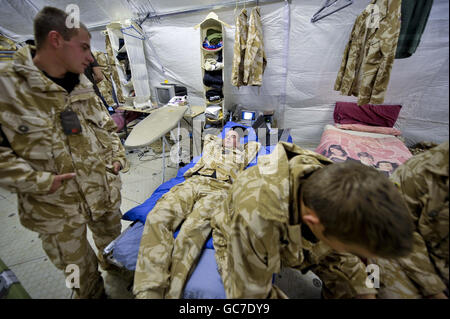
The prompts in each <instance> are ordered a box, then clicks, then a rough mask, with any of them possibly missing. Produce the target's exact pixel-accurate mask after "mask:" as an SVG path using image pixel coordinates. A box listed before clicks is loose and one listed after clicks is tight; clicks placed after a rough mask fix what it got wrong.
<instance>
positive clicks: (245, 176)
mask: <svg viewBox="0 0 450 319" xmlns="http://www.w3.org/2000/svg"><path fill="white" fill-rule="evenodd" d="M331 163H332V162H331V161H330V160H329V159H327V158H326V157H324V156H322V155H320V154H317V153H315V152H312V151H308V150H305V149H302V148H300V147H298V146H296V145H294V144H290V143H284V142H280V143H278V144H277V146H276V148H275V150H274V151H273V153H272V154H270V155H267V156H261V157H259V159H258V165H256V166H253V167H250V168H248V169H247V170H245V171H244V172H242V173H241V174H240V175H239V176H238V178H237V180H236V181H235V182H234V184H233V185H232V187H231V190H230V193H229V199H228V201H227V203H224V208H223V209H222V211H223V212H228V213H225V217H224V218H223V219H222V220H221V218H222V217H220V215H217V216H215V218H214V220H213V221H212V225H213V227H214V228H215V229H214V231H213V238H214V247H215V248H216V260H217V261H218V265H219V267H220V268H219V269H220V272H221V274H222V280H223V282H224V286H225V290H226V293H227V297H228V298H267V297H270V298H278V297H283V294H282V293H280V292H279V289H278V288H276V287H274V286H273V285H272V275H273V274H274V273H279V272H280V269H281V267H282V266H283V267H292V268H296V269H299V270H301V271H303V272H306V271H308V270H312V271H313V272H314V273H315V274H316V275H318V276H319V277H320V278H321V279H322V281H323V282H324V296H325V297H333V298H352V297H355V296H356V295H360V294H373V293H376V291H375V290H374V289H370V288H367V287H366V285H365V280H366V278H367V274H366V272H365V266H364V264H363V263H362V261H361V260H360V259H359V258H358V257H356V256H354V255H350V254H340V253H337V252H334V251H332V250H331V248H329V247H328V246H326V245H325V244H324V243H323V242H320V241H317V240H315V239H314V238H313V239H311V237H310V236H306V233H307V229H306V227H307V226H306V225H304V226H303V227H302V223H301V218H300V211H299V208H298V205H297V203H298V201H299V198H298V194H299V188H300V187H301V183H302V181H303V180H304V178H306V176H308V175H309V174H311V173H312V172H313V171H315V170H317V169H320V168H322V167H324V166H325V165H329V164H331ZM307 237H308V238H307Z"/></svg>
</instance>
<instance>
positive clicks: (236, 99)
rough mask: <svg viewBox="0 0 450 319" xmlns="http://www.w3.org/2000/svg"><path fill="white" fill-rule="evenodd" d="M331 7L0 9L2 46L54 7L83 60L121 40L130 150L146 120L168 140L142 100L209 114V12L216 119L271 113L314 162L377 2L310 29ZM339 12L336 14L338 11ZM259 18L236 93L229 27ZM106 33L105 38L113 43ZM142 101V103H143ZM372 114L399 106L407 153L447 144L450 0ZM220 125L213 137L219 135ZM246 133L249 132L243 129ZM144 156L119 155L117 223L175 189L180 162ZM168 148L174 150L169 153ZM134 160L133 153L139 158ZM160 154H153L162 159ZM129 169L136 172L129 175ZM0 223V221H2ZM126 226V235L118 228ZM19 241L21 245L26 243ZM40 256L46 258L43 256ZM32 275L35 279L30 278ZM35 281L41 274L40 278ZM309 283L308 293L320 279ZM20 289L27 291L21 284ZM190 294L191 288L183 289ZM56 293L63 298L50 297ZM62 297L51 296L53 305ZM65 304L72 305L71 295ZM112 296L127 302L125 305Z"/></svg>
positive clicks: (302, 2) (432, 15)
mask: <svg viewBox="0 0 450 319" xmlns="http://www.w3.org/2000/svg"><path fill="white" fill-rule="evenodd" d="M329 2H333V1H326V0H260V1H254V0H239V1H231V0H190V1H185V0H171V1H167V0H58V1H51V0H20V1H17V0H0V8H1V10H0V36H3V37H5V38H8V39H10V40H12V41H13V42H14V43H15V44H16V45H17V48H21V47H23V46H24V45H25V41H27V40H31V39H34V34H33V20H34V17H35V16H36V14H37V13H38V12H39V11H40V10H41V9H42V8H44V7H45V6H53V7H57V8H59V9H62V10H65V11H66V12H72V13H75V14H79V18H80V21H81V22H82V23H83V24H84V25H85V26H86V27H87V28H88V30H89V32H90V35H91V43H90V45H91V51H92V52H94V53H95V52H100V53H104V54H109V53H108V46H107V44H106V43H107V42H108V41H111V46H112V47H113V48H114V50H115V51H114V56H115V55H116V54H117V53H118V52H119V50H120V48H121V45H122V46H123V45H124V44H123V43H122V44H120V41H119V40H118V37H120V36H123V34H127V33H128V36H126V37H125V41H124V42H125V46H127V47H128V48H129V50H128V57H129V63H130V68H131V73H132V74H133V75H132V77H131V79H132V81H133V85H134V89H135V91H133V92H131V91H130V92H126V98H125V102H123V103H122V102H120V103H118V105H116V106H119V105H120V106H129V107H131V108H129V109H128V111H130V110H131V111H133V108H134V109H135V110H136V112H137V113H138V115H137V116H136V117H134V118H133V120H134V123H129V127H128V128H127V124H125V128H124V130H125V131H124V130H122V131H121V134H122V135H120V134H119V136H121V137H122V142H123V143H124V145H125V147H127V141H126V140H127V137H130V136H131V137H132V138H133V139H136V140H138V138H140V137H141V136H140V132H141V131H139V133H137V132H138V131H137V129H138V128H140V129H142V125H141V127H139V124H140V123H145V122H144V121H148V120H149V119H150V120H152V119H153V122H151V121H150V122H149V123H152V124H151V125H154V127H153V126H151V127H147V129H149V130H150V131H151V130H160V131H159V132H160V133H159V135H158V134H157V135H155V136H157V137H158V138H161V137H164V136H166V135H167V134H169V130H165V129H164V128H161V127H159V126H160V125H161V123H166V122H161V123H159V126H158V117H157V113H155V114H152V113H151V112H148V113H145V112H140V110H139V107H142V104H145V103H146V101H147V100H148V101H150V102H149V103H150V105H151V109H152V110H153V109H154V111H155V112H157V111H158V110H159V109H163V108H162V107H161V105H158V99H159V97H158V96H157V94H158V93H157V89H158V88H161V87H162V86H163V87H164V83H166V84H167V83H169V84H176V85H177V86H180V87H185V88H186V93H187V104H186V105H187V106H188V107H191V108H193V107H198V106H201V107H207V106H208V105H209V104H208V103H206V100H205V90H206V89H205V85H204V79H203V76H204V70H203V69H202V68H203V65H202V64H203V63H204V61H205V56H204V55H205V53H204V51H203V50H202V49H203V48H202V47H201V46H202V42H203V40H204V39H205V34H203V33H202V32H203V30H202V27H201V24H202V22H204V21H205V19H206V18H207V17H210V16H209V14H210V13H211V12H213V13H214V14H215V15H216V16H217V18H218V19H219V20H220V22H222V23H221V25H222V28H223V29H222V30H223V34H222V41H223V42H221V43H223V50H222V51H221V52H222V55H223V65H224V67H223V71H222V72H223V73H222V77H223V78H222V80H223V88H222V90H223V92H222V93H223V97H224V98H223V103H224V104H223V105H222V110H223V114H222V115H221V116H222V118H223V119H225V120H228V119H233V121H235V122H239V121H240V120H244V118H243V115H242V116H241V115H238V116H237V115H236V114H237V113H238V111H242V110H247V111H250V112H251V111H255V112H257V114H264V112H266V113H265V114H272V113H270V112H273V117H272V122H271V123H272V127H273V128H279V129H289V134H290V140H289V141H291V142H293V143H294V144H296V145H298V146H300V147H303V148H305V149H308V150H312V151H316V152H318V153H319V151H317V150H318V149H319V144H320V143H321V142H323V141H324V140H323V136H324V135H323V133H324V127H326V126H327V125H334V123H335V120H336V114H335V112H336V108H337V103H344V104H345V103H353V104H355V105H356V103H357V101H358V97H355V96H347V95H342V94H341V93H340V92H339V91H337V90H335V81H336V79H337V76H338V72H339V70H340V67H341V63H342V60H343V54H344V51H345V50H346V46H347V44H348V43H349V38H350V35H351V33H352V30H353V27H354V24H355V20H356V19H357V17H358V16H359V15H360V14H361V13H362V12H363V11H364V10H365V9H366V8H367V7H368V6H369V5H370V3H371V2H373V0H354V1H347V2H351V5H348V6H346V7H345V8H343V9H341V10H339V11H337V12H334V13H332V14H330V15H327V16H325V17H323V18H322V19H320V20H318V21H315V22H313V21H312V17H313V16H314V15H315V14H316V13H317V12H318V10H319V9H320V8H322V7H323V5H324V3H329ZM338 2H342V3H344V1H338ZM255 7H259V8H260V17H261V25H262V35H263V43H264V52H265V57H266V66H265V69H264V72H263V76H262V84H261V85H253V86H252V85H243V86H240V87H237V86H235V85H232V77H233V74H232V66H233V62H234V58H235V54H236V53H235V49H234V46H235V39H236V34H235V33H236V17H237V16H238V15H239V13H240V12H241V10H242V9H244V8H246V9H247V11H248V13H249V15H250V11H251V9H253V8H255ZM133 25H134V26H139V28H137V29H138V30H137V29H136V28H134V27H132V26H133ZM108 30H109V31H108ZM111 30H113V31H111ZM105 31H108V32H110V33H109V38H108V34H107V33H106V34H105ZM111 32H112V33H111ZM133 32H134V33H133ZM122 33H123V34H122ZM112 34H114V36H115V38H114V36H113V35H112ZM130 34H131V35H130ZM107 40H108V41H107ZM133 50H134V51H133ZM0 62H1V61H0ZM116 62H117V61H116ZM117 65H118V63H117ZM124 76H125V77H126V74H125V73H124V74H122V75H120V80H119V82H120V81H122V82H121V83H117V82H116V83H114V84H113V89H114V90H115V94H117V89H118V86H121V87H122V88H126V87H127V85H126V84H124ZM111 77H113V75H111ZM114 80H115V79H113V81H112V82H114ZM128 80H129V79H128ZM124 90H125V89H124ZM132 94H135V99H133V95H132ZM170 94H171V96H170V97H173V96H174V94H173V92H172V93H170ZM124 96H125V91H124ZM141 97H142V99H143V100H139V98H141ZM116 98H117V97H115V101H116ZM380 104H381V106H385V105H389V106H398V105H400V106H401V110H400V112H399V113H398V117H396V118H395V120H394V122H395V124H394V123H393V124H392V125H393V126H391V128H392V127H393V128H395V129H397V130H398V131H400V132H401V137H402V143H404V144H405V145H406V146H407V147H408V148H410V147H411V148H412V147H413V146H414V145H418V144H420V143H423V142H425V143H432V144H441V143H443V142H445V141H448V139H449V1H448V0H434V1H433V5H432V7H431V11H430V12H429V16H428V20H427V22H426V27H425V29H424V30H423V33H422V34H421V37H420V42H419V45H418V47H417V49H416V51H415V52H414V54H412V55H411V56H410V57H407V58H402V59H395V60H394V63H393V66H392V70H391V72H390V78H388V85H387V88H386V91H385V96H384V102H383V103H380ZM139 105H140V106H139ZM155 105H156V106H155ZM180 105H181V106H183V105H184V103H180ZM114 108H115V107H114ZM145 108H147V107H144V109H145ZM110 113H111V112H110ZM129 113H130V112H129ZM131 113H133V112H131ZM111 114H112V113H111ZM171 114H172V116H174V118H172V119H171V120H172V122H171V127H170V128H169V129H170V130H171V129H173V128H176V125H177V123H180V121H181V118H182V117H183V114H184V111H183V112H182V113H180V116H179V117H178V118H175V115H174V114H173V113H171ZM113 115H114V114H112V116H113ZM152 116H153V117H152ZM252 120H253V121H252V122H250V123H251V124H253V123H254V119H252ZM125 121H126V119H125ZM204 121H206V118H205V114H203V115H202V125H204ZM116 123H117V122H116ZM205 123H206V122H205ZM217 123H218V122H216V123H215V124H216V125H212V126H211V127H213V128H214V127H216V126H217ZM243 123H244V122H243ZM245 123H246V125H247V124H248V123H249V122H245ZM122 124H123V123H122ZM248 126H250V125H248ZM178 127H179V126H178ZM184 127H187V128H188V129H190V128H195V125H193V124H191V125H190V126H189V125H188V126H184ZM223 127H224V121H222V123H221V125H218V129H217V130H218V132H219V133H220V131H221V130H222V128H223ZM202 128H203V129H207V128H209V126H202ZM124 132H125V133H124ZM153 133H154V132H153ZM190 133H191V132H190ZM133 134H134V135H133ZM155 136H153V137H152V143H153V142H154V141H156V140H157V138H155ZM171 138H172V140H174V141H175V139H174V137H173V135H171ZM191 138H192V136H191ZM194 138H195V136H194ZM130 140H131V139H128V143H130ZM165 143H166V142H165V141H162V144H161V145H160V146H162V148H163V150H162V153H163V155H164V154H165V150H164V146H165ZM193 143H194V145H193V146H194V154H193V156H192V154H190V155H191V156H190V157H188V160H187V161H186V162H185V163H189V162H190V161H191V159H192V157H195V156H196V155H200V153H199V152H197V153H195V152H196V149H195V147H196V146H195V141H194V142H193ZM330 143H331V142H330ZM142 145H144V146H145V148H143V146H142ZM149 145H150V143H141V144H139V142H136V144H135V146H136V147H130V144H128V147H127V151H130V150H131V152H128V153H127V158H129V159H130V162H131V164H132V169H131V170H130V172H131V173H132V174H135V176H133V177H130V176H128V177H127V175H126V174H121V176H122V179H123V181H124V184H123V187H122V196H123V202H122V207H121V210H122V212H123V213H125V212H127V211H130V210H131V209H132V208H134V207H135V206H137V205H143V204H145V202H146V200H147V198H148V197H149V196H150V195H151V194H152V192H153V191H154V190H155V189H157V188H158V186H159V185H160V184H161V179H160V178H161V177H162V181H163V182H165V181H167V180H169V178H175V177H176V175H177V170H178V169H179V168H180V167H179V166H178V163H175V164H177V166H176V169H175V167H174V166H172V167H169V168H168V169H167V170H166V167H165V165H166V163H165V162H164V161H165V157H164V156H163V157H162V159H161V157H160V158H159V159H158V162H157V163H156V162H155V163H153V164H152V166H151V167H150V166H146V165H148V164H143V162H142V157H143V156H145V155H144V153H145V152H148V148H147V146H149ZM152 145H153V144H152ZM173 145H175V142H174V144H173ZM393 147H394V146H393ZM136 149H137V150H139V151H137V152H135V151H136ZM142 149H143V151H142ZM154 151H155V150H154ZM133 152H134V153H133ZM155 152H156V151H155ZM158 152H160V153H161V150H159V151H158ZM158 152H156V153H158ZM321 152H322V149H321ZM355 154H356V153H355ZM322 155H325V153H322ZM404 160H406V157H403V161H404ZM161 161H162V163H161ZM161 164H162V167H163V169H162V170H161ZM172 164H173V163H172ZM133 165H135V167H134V168H133ZM169 166H170V165H169ZM180 166H183V165H180ZM128 174H130V173H128ZM164 174H166V175H164ZM447 186H448V185H447ZM127 187H130V188H127ZM131 187H134V188H131ZM0 190H1V188H0ZM13 196H14V195H13V194H12V193H9V192H3V191H2V190H1V192H0V207H2V208H1V209H2V210H4V211H5V214H4V215H5V216H6V215H7V214H10V213H11V211H14V212H17V207H16V206H17V200H16V199H15V197H13ZM10 210H11V211H10ZM447 211H448V210H447ZM2 213H3V211H2ZM1 215H2V214H0V218H2V217H1ZM8 216H12V215H8ZM129 221H133V224H132V225H134V224H135V220H131V219H129ZM123 222H124V221H122V225H124V224H123ZM0 223H2V224H3V225H4V227H6V225H9V224H8V223H3V221H2V220H1V219H0ZM14 223H15V224H11V225H14V230H12V228H11V231H9V232H6V231H3V230H2V232H0V233H2V234H1V235H0V239H1V240H0V242H3V243H5V244H4V245H3V246H2V244H0V257H2V258H5V259H8V258H7V257H6V254H8V251H10V250H11V249H12V247H14V246H13V245H11V246H7V245H6V243H7V242H8V243H9V242H14V243H15V244H14V245H19V244H20V243H21V241H20V240H18V241H16V240H13V239H12V238H7V236H19V234H21V233H20V231H18V230H17V228H16V226H18V221H15V222H14ZM130 224H131V223H130ZM128 225H129V224H127V226H128ZM11 227H12V226H11ZM141 233H142V230H141ZM8 234H10V235H8ZM24 236H25V235H24ZM26 236H30V237H26V238H27V242H26V244H24V245H25V246H24V247H25V248H21V249H25V250H26V249H30V250H29V251H30V252H31V251H33V250H32V249H35V248H29V247H35V245H36V242H34V240H35V239H37V238H36V236H35V235H31V232H30V233H29V234H28V233H27V235H26ZM24 238H25V237H24ZM36 241H37V240H36ZM23 242H24V243H25V241H23ZM27 245H28V246H27ZM92 246H93V245H92ZM27 247H28V248H27ZM93 247H94V246H93ZM8 249H9V250H8ZM36 249H41V248H36ZM2 254H3V255H2ZM136 254H137V252H136ZM11 256H12V255H11ZM42 256H44V255H43V254H42ZM42 256H41V255H37V253H31V255H30V256H29V259H27V260H26V261H27V262H34V261H35V260H37V258H38V257H39V258H41V257H42ZM22 259H23V258H22ZM22 259H21V258H20V257H18V258H15V259H14V258H12V257H11V258H9V260H7V261H9V264H10V266H14V267H11V269H13V270H14V271H15V272H16V273H18V274H20V276H19V279H20V280H21V281H26V280H27V279H24V278H28V277H27V276H28V275H27V273H26V272H25V270H24V269H25V268H21V267H22V265H24V264H23V261H24V260H25V259H23V260H22ZM39 260H40V259H39ZM5 262H6V261H5ZM45 262H46V264H45V265H46V266H48V264H49V261H47V259H45ZM135 262H136V261H135V260H134V263H135ZM12 264H14V265H12ZM447 266H448V265H447ZM42 267H43V266H42ZM43 271H44V270H43ZM45 271H48V270H45ZM29 272H30V273H31V270H29ZM34 273H35V274H37V270H36V272H34ZM194 274H196V273H194ZM284 275H285V276H286V278H289V279H288V280H291V279H292V278H294V277H295V276H297V275H296V274H284ZM21 276H22V277H21ZM29 276H32V275H31V274H30V275H29ZM39 276H40V277H41V278H43V277H42V276H50V277H49V278H53V277H51V276H53V275H48V274H47V275H43V274H39ZM58 276H59V277H58ZM61 276H62V275H61V274H58V275H55V277H54V278H59V279H55V281H56V280H59V281H58V282H60V284H61V287H62V288H61V287H60V288H61V290H53V294H47V295H46V294H43V295H42V294H41V293H42V291H44V290H45V289H44V288H42V287H40V284H39V282H40V281H39V280H37V282H38V284H36V287H35V288H32V285H31V284H30V286H28V287H29V288H27V287H26V288H27V289H28V290H31V292H32V294H34V296H36V297H38V298H59V297H60V296H62V295H64V296H66V295H67V289H66V287H63V286H64V285H63V283H64V281H63V280H62V279H61V278H62V277H61ZM197 276H199V277H198V278H200V279H198V280H199V281H201V274H200V275H199V274H197ZM205 276H206V275H205ZM297 279H298V278H297ZM297 279H295V278H294V279H292V282H296V280H297ZM312 280H313V283H314V285H316V284H317V279H316V277H314V278H312ZM284 284H285V286H284V287H285V288H286V290H287V291H288V292H289V293H290V294H288V295H289V297H294V298H295V297H296V296H301V295H302V294H301V293H300V294H297V293H298V290H296V289H298V288H295V287H294V288H293V286H292V285H293V283H289V282H286V281H285V282H284ZM24 285H25V286H26V284H25V283H24ZM128 285H129V284H125V286H126V287H125V290H127V289H128V295H127V296H128V297H129V295H130V287H129V286H128ZM280 286H283V283H280ZM319 286H320V284H319ZM33 289H35V290H33ZM52 289H56V288H52ZM58 289H59V288H58ZM191 289H193V288H192V287H191ZM55 291H65V292H58V293H55ZM311 291H312V293H310V295H309V296H311V295H314V296H316V295H315V294H317V291H316V290H314V289H312V290H311ZM58 294H59V296H57V295H58ZM125 295H126V294H125ZM319 295H320V293H319ZM67 297H68V298H70V296H67ZM119 297H123V295H122V296H119ZM185 297H186V296H185ZM63 298H65V297H63ZM203 298H205V296H203ZM319 298H320V297H319Z"/></svg>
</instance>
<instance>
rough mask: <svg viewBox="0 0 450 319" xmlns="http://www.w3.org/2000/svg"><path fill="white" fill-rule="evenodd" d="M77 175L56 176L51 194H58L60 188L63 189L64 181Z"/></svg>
mask: <svg viewBox="0 0 450 319" xmlns="http://www.w3.org/2000/svg"><path fill="white" fill-rule="evenodd" d="M75 175H76V174H75V173H67V174H61V175H55V178H54V179H53V184H52V187H50V190H49V192H48V193H49V194H52V193H54V192H56V190H57V189H58V188H60V187H61V185H62V183H63V181H65V180H66V179H72V178H74V177H75Z"/></svg>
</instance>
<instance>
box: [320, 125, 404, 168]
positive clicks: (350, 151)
mask: <svg viewBox="0 0 450 319" xmlns="http://www.w3.org/2000/svg"><path fill="white" fill-rule="evenodd" d="M315 151H316V152H317V153H319V154H322V155H324V156H326V157H328V158H329V159H331V160H332V161H335V162H344V161H352V160H353V161H358V162H361V163H363V164H365V165H369V166H372V167H375V168H377V169H378V170H380V171H382V172H384V173H385V174H386V175H387V176H390V175H391V174H392V172H393V171H394V170H395V169H396V168H397V167H398V166H399V165H401V164H402V163H404V162H405V161H406V160H407V159H409V158H410V157H411V156H412V154H411V152H410V151H409V150H408V148H407V147H406V145H405V144H404V143H403V142H402V141H401V140H400V139H399V138H397V137H395V136H393V135H385V134H374V133H361V132H352V131H348V130H341V129H338V128H336V127H333V126H331V125H327V126H326V127H325V130H324V132H323V134H322V138H321V140H320V144H319V146H318V147H317V148H316V150H315Z"/></svg>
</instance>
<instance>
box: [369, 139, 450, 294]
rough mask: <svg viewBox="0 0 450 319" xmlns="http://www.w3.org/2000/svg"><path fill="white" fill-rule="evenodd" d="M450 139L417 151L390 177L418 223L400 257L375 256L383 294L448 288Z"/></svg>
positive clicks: (433, 290)
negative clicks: (409, 250)
mask: <svg viewBox="0 0 450 319" xmlns="http://www.w3.org/2000/svg"><path fill="white" fill-rule="evenodd" d="M448 161H449V143H448V141H447V142H445V143H442V144H441V145H439V146H437V147H435V148H432V149H431V150H429V151H426V152H424V153H421V154H419V155H416V156H413V157H412V158H410V159H409V160H408V161H407V162H405V163H404V164H403V165H401V166H400V167H399V168H398V169H396V170H395V172H394V173H393V175H392V176H391V179H392V181H393V182H394V183H395V184H396V185H398V187H399V188H400V191H401V193H402V196H403V198H404V199H405V202H406V204H407V205H408V208H409V211H410V213H411V216H412V217H413V220H414V221H415V224H416V232H415V233H414V248H413V252H412V253H411V255H410V256H409V257H405V258H400V259H398V260H396V261H391V260H389V261H388V260H384V259H376V260H373V261H371V262H372V263H375V264H378V265H379V266H380V274H382V276H380V277H381V282H380V284H381V286H380V289H379V296H380V297H381V298H395V299H398V298H423V297H426V296H431V295H435V294H438V293H442V292H444V291H445V290H447V293H448V280H449V268H448V253H449V238H448V236H449V224H448V216H449V208H448V207H449V206H448V205H449V202H448V193H449V176H448V175H449V173H448V172H449V166H448Z"/></svg>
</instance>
